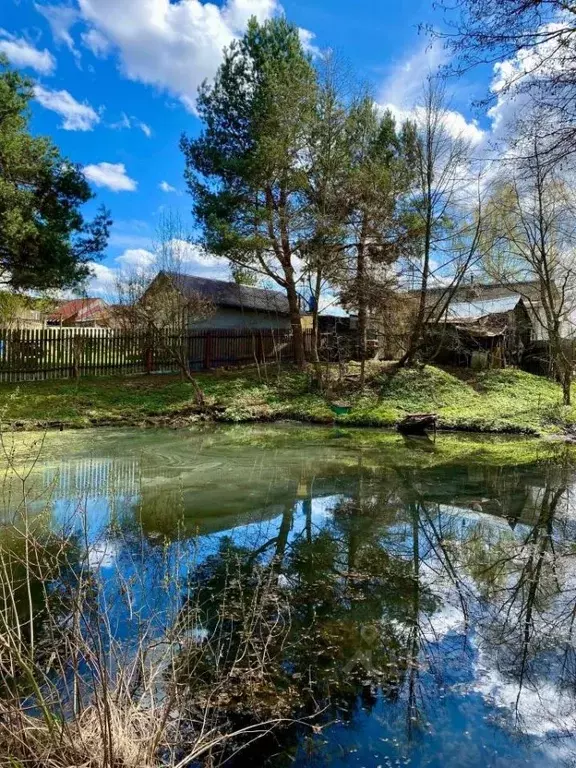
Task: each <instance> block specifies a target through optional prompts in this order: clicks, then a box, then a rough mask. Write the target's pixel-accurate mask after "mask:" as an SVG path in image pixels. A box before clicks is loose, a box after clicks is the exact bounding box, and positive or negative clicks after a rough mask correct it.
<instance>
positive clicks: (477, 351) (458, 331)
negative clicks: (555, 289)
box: [428, 294, 535, 367]
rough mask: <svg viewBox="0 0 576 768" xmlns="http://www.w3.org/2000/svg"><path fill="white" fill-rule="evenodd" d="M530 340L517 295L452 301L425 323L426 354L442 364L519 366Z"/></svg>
mask: <svg viewBox="0 0 576 768" xmlns="http://www.w3.org/2000/svg"><path fill="white" fill-rule="evenodd" d="M461 298H465V297H464V296H462V297H461ZM534 337H535V332H534V324H533V317H532V315H531V313H530V312H529V310H528V307H527V305H526V300H525V299H523V298H521V297H520V296H519V295H518V294H516V295H514V294H512V295H509V296H501V297H499V298H488V299H487V298H484V297H478V298H472V299H470V300H468V301H455V302H452V303H451V304H450V305H449V306H448V309H447V311H446V312H445V314H444V315H443V316H442V317H441V318H439V320H438V321H435V322H433V323H429V331H428V351H429V354H431V355H433V356H434V359H435V360H436V361H437V362H439V363H445V364H452V365H466V366H473V367H476V366H478V367H484V366H486V365H492V366H501V365H506V364H514V365H520V364H521V362H522V357H523V355H524V352H525V351H526V349H527V348H528V347H529V346H530V344H531V342H532V341H533V340H534Z"/></svg>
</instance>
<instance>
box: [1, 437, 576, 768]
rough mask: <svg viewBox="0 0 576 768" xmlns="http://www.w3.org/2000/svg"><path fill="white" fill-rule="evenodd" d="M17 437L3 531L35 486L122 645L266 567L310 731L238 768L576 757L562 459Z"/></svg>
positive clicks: (561, 761)
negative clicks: (84, 562) (226, 579)
mask: <svg viewBox="0 0 576 768" xmlns="http://www.w3.org/2000/svg"><path fill="white" fill-rule="evenodd" d="M527 446H528V447H529V451H527ZM4 448H5V451H6V452H7V453H8V454H10V455H12V456H13V463H15V465H16V467H17V468H18V472H17V475H16V476H15V474H14V472H13V471H6V474H5V477H4V482H3V494H2V499H3V501H2V505H1V507H0V519H1V520H2V523H3V526H2V529H1V531H2V536H3V540H4V541H5V542H6V541H9V540H10V532H11V530H12V526H13V524H14V522H15V516H16V515H19V514H21V511H22V508H23V502H22V498H23V494H24V491H23V489H25V497H26V500H25V506H26V514H27V515H28V517H29V518H30V519H35V518H37V520H38V521H41V522H39V525H40V524H41V525H42V526H46V527H47V528H51V529H53V530H60V529H61V530H64V529H67V530H68V531H71V530H72V531H73V530H77V531H78V542H79V544H78V546H81V547H84V548H85V550H86V552H87V557H88V562H89V563H90V567H91V568H92V569H93V571H94V573H95V574H98V577H99V579H100V580H101V584H102V585H103V586H102V589H103V592H104V594H105V596H106V599H108V601H109V603H108V604H109V607H110V617H111V619H110V623H111V626H112V628H113V632H114V635H115V637H117V638H118V640H119V641H121V642H125V643H126V645H129V644H130V642H131V639H132V635H133V633H134V632H135V631H136V630H135V627H136V625H138V626H141V625H142V621H143V620H146V619H148V620H150V621H152V623H156V629H155V631H156V632H157V633H158V634H162V633H163V632H164V631H165V626H164V625H165V622H166V621H167V616H168V614H169V611H168V605H172V606H176V609H177V610H178V611H182V606H183V605H185V603H186V600H188V599H189V590H190V583H191V580H194V579H195V578H198V579H199V581H197V582H195V587H194V589H195V590H196V591H198V590H200V591H202V590H208V589H209V590H210V591H211V595H212V597H211V598H210V599H211V600H212V601H213V602H214V601H216V602H218V600H219V595H220V592H219V589H221V588H222V584H223V581H222V575H223V573H224V572H226V573H228V575H229V572H230V563H232V562H233V563H234V564H235V566H234V567H235V568H237V571H235V572H234V581H233V582H232V583H233V585H234V587H233V588H234V589H235V588H236V587H237V586H238V584H239V583H241V586H242V585H244V586H243V588H244V589H245V590H252V591H251V592H250V594H252V593H253V590H254V583H255V582H254V573H255V572H256V571H258V569H260V570H259V571H258V572H259V573H260V574H262V572H263V569H264V568H265V567H267V566H269V567H270V568H272V573H273V579H274V585H275V588H276V587H277V589H278V593H279V597H278V596H275V598H274V599H275V600H276V601H277V604H278V605H281V609H278V611H279V612H280V613H281V612H282V611H286V612H287V613H286V615H289V621H287V622H284V624H285V636H284V637H283V642H282V643H281V644H278V648H276V651H275V654H276V655H275V656H274V659H273V660H272V662H271V664H276V665H277V669H275V672H274V679H275V680H276V681H277V684H278V686H279V687H280V688H282V690H283V691H284V692H285V693H286V696H290V697H292V698H293V699H294V701H295V702H296V703H295V705H294V706H295V711H297V712H298V717H299V718H300V720H301V725H299V726H296V727H291V728H287V729H284V730H283V731H281V732H279V733H276V735H275V736H274V738H273V739H271V738H268V739H265V740H263V741H261V742H258V743H257V745H255V746H253V747H251V748H250V750H251V751H250V750H249V751H248V752H246V751H245V752H242V753H241V754H240V756H239V757H238V758H236V759H235V761H234V760H232V761H231V763H230V764H232V763H234V762H235V763H236V764H238V765H244V764H246V763H247V762H250V763H252V764H253V765H255V766H256V765H275V766H285V765H286V766H288V765H293V766H298V767H304V766H320V765H330V766H335V767H337V768H344V767H346V768H350V767H351V766H373V767H374V768H376V767H377V766H381V767H382V768H384V766H428V767H430V768H432V767H433V768H440V767H442V768H456V766H458V767H461V766H470V767H473V766H486V767H487V766H505V765H506V766H570V765H576V637H575V635H574V631H575V619H576V515H575V512H576V510H575V508H574V494H573V489H574V487H575V484H576V469H575V468H574V465H573V464H572V463H571V462H570V461H567V460H566V456H565V452H564V451H562V450H560V449H559V455H558V456H557V457H550V454H549V451H547V452H546V454H545V456H539V454H538V450H537V449H535V448H534V446H533V444H531V443H525V442H522V441H519V442H507V441H503V440H500V441H495V440H491V441H485V442H482V441H480V440H479V439H477V438H464V437H458V438H456V437H453V436H444V437H439V438H438V440H437V442H435V443H433V442H431V441H429V440H418V439H413V440H409V439H405V438H402V437H400V436H397V435H392V434H386V433H382V432H380V433H372V432H370V431H364V432H355V431H350V432H347V431H342V430H335V429H328V428H326V429H324V428H317V429H316V428H304V427H296V426H274V427H263V426H258V427H248V426H238V427H226V428H206V429H198V430H190V431H187V430H181V431H169V430H146V431H138V430H122V431H120V430H100V431H89V432H78V433H63V434H58V433H54V434H48V435H47V436H45V437H43V438H40V437H39V436H30V435H26V436H16V437H15V438H14V440H13V442H10V441H7V439H6V438H5V445H4ZM0 544H1V542H0ZM5 545H6V544H5ZM6 546H9V545H6ZM198 575H199V576H198ZM243 580H244V581H243ZM127 583H131V584H132V587H133V590H132V593H131V594H132V597H131V600H130V602H129V604H128V603H127V602H126V601H125V600H122V599H120V598H119V597H118V595H120V594H121V593H122V594H123V590H124V588H125V585H126V584H127ZM267 583H268V584H269V583H270V582H267ZM246 585H249V586H246ZM250 585H251V586H250ZM184 593H186V595H187V596H186V597H185V596H184ZM243 594H245V592H244V593H243ZM35 599H37V600H38V601H41V597H40V596H39V595H37V596H36V597H35ZM37 610H38V615H40V614H41V610H40V608H39V606H37ZM198 631H200V630H198ZM201 631H202V632H204V633H208V632H210V631H211V627H210V614H209V612H207V613H206V614H205V616H204V623H203V628H202V630H201ZM318 712H320V714H318ZM313 713H314V714H316V718H315V719H314V720H310V722H308V721H307V720H306V718H308V717H309V716H311V715H312V714H313ZM312 722H313V723H314V725H315V727H314V728H311V727H310V723H312Z"/></svg>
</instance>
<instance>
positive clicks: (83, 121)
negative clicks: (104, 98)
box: [34, 85, 100, 131]
mask: <svg viewBox="0 0 576 768" xmlns="http://www.w3.org/2000/svg"><path fill="white" fill-rule="evenodd" d="M34 96H35V97H36V99H37V101H39V102H40V104H41V105H42V106H43V107H45V108H46V109H49V110H51V111H52V112H56V113H57V114H58V115H60V116H61V117H62V118H63V122H62V128H64V130H65V131H91V130H92V129H93V128H94V126H95V125H96V124H97V123H99V122H100V116H99V115H98V113H97V112H95V111H94V109H93V108H92V107H91V106H90V104H88V103H87V102H84V103H80V102H79V101H76V99H75V98H74V97H73V96H72V95H71V94H70V93H68V91H52V90H49V89H48V88H44V87H43V86H42V85H35V86H34Z"/></svg>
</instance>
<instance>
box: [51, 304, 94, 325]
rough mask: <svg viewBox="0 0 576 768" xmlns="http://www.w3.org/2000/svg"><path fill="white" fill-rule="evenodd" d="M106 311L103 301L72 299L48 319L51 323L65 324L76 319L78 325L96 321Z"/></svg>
mask: <svg viewBox="0 0 576 768" xmlns="http://www.w3.org/2000/svg"><path fill="white" fill-rule="evenodd" d="M105 309H106V304H105V303H104V302H103V301H102V299H72V300H71V301H66V302H65V303H64V304H61V305H60V306H59V307H58V309H56V310H55V311H54V312H53V313H52V314H51V315H50V317H49V318H48V320H49V321H51V322H56V323H65V322H66V321H67V320H71V319H72V318H74V320H75V322H77V323H86V322H89V321H90V320H96V319H98V318H99V317H100V315H101V314H102V312H103V311H104V310H105Z"/></svg>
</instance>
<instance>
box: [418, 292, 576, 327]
mask: <svg viewBox="0 0 576 768" xmlns="http://www.w3.org/2000/svg"><path fill="white" fill-rule="evenodd" d="M445 292H446V288H443V287H439V288H432V289H430V290H429V291H428V296H427V304H428V306H431V307H432V306H434V304H436V303H438V302H440V303H441V304H442V305H443V306H444V304H445V302H444V301H443V300H442V297H443V295H444V294H445ZM520 300H522V302H523V306H524V309H525V311H526V312H527V314H528V316H529V318H530V326H531V338H530V341H533V342H535V341H547V340H548V333H547V330H546V322H545V318H544V311H543V309H542V303H541V300H540V283H539V281H538V280H526V281H523V282H517V283H510V284H509V285H501V284H499V283H476V282H470V283H466V284H463V285H461V286H460V287H459V288H458V289H457V290H456V291H455V293H454V295H453V296H452V297H451V299H450V303H449V305H448V308H447V311H446V313H445V315H444V317H445V318H446V319H450V318H455V317H458V316H459V315H460V316H462V317H464V316H468V317H470V318H472V317H474V316H476V318H479V317H482V316H487V315H489V314H498V313H499V312H506V311H510V309H511V308H512V307H513V306H516V305H517V304H518V302H519V301H520ZM570 309H571V310H572V309H573V308H572V307H570ZM574 314H575V313H574V312H572V313H567V315H566V317H565V318H564V319H563V321H562V336H564V337H565V338H569V337H571V336H574V329H575V328H576V316H572V315H574Z"/></svg>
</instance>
